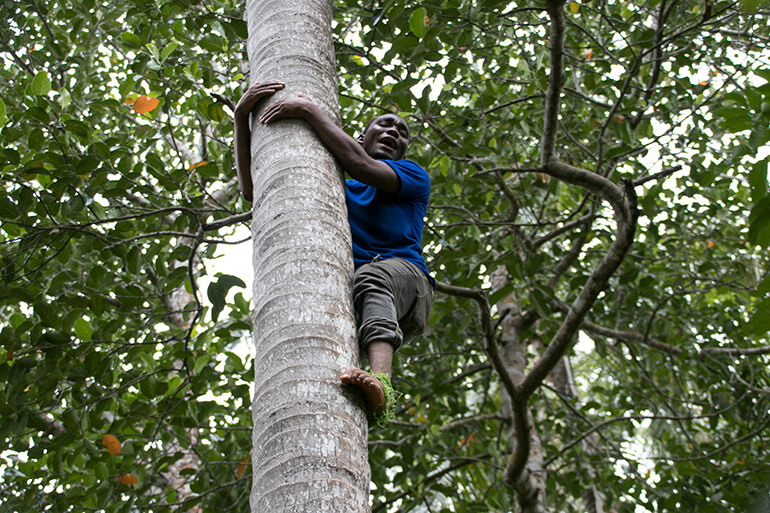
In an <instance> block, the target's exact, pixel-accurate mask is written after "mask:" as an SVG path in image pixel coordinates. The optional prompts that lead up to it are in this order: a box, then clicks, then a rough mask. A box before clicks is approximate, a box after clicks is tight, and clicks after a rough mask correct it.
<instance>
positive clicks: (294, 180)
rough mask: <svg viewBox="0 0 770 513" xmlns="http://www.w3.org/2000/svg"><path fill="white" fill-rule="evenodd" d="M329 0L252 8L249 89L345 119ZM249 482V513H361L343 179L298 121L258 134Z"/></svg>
mask: <svg viewBox="0 0 770 513" xmlns="http://www.w3.org/2000/svg"><path fill="white" fill-rule="evenodd" d="M331 15H332V7H331V3H330V2H329V0H293V1H291V2H287V1H285V0H250V1H248V2H247V5H246V18H247V21H248V27H249V39H248V53H249V60H250V63H251V82H252V83H255V82H264V81H267V80H279V81H282V82H284V83H285V84H286V89H285V90H284V91H282V92H280V93H279V94H278V95H276V97H280V96H283V95H286V94H289V95H296V94H298V93H301V94H304V95H305V96H308V97H310V98H311V99H312V100H313V101H315V102H316V103H317V104H318V105H319V106H320V107H321V108H322V109H324V110H325V111H326V112H327V113H328V114H330V115H332V117H333V118H334V119H339V115H338V110H339V107H338V99H337V85H336V76H335V67H334V46H333V42H332V35H331ZM251 147H252V151H251V156H252V158H251V162H252V169H251V173H252V177H253V181H254V212H253V218H252V219H253V221H252V240H253V246H254V255H253V264H254V284H253V289H254V337H253V338H254V343H255V346H256V349H255V350H256V353H255V359H254V371H255V380H254V381H255V382H254V399H253V405H252V411H253V418H254V431H253V435H252V444H253V445H252V447H253V448H252V463H253V472H254V481H253V487H252V491H251V511H252V512H254V513H264V512H267V511H269V512H271V513H273V512H282V511H286V512H288V511H291V512H310V513H317V512H319V511H334V512H356V513H359V512H364V511H368V510H369V479H370V469H369V463H368V459H367V446H366V442H367V430H366V419H365V417H364V412H363V410H362V408H361V404H360V399H359V398H358V397H357V396H356V395H355V394H353V393H351V392H350V391H348V390H346V389H345V388H344V387H343V386H342V384H341V382H340V379H339V376H340V374H341V373H342V371H344V370H345V369H348V368H351V367H356V366H358V347H357V342H356V340H355V323H354V319H353V309H352V304H351V300H350V292H349V288H350V283H351V278H352V271H353V260H352V255H351V242H350V229H349V227H348V222H347V212H346V208H345V199H344V186H343V180H342V173H341V172H340V170H339V168H338V167H337V165H336V162H335V161H334V159H333V157H332V156H331V154H330V153H329V152H328V151H327V150H326V149H325V148H324V146H323V145H322V144H321V143H320V141H319V140H318V139H317V138H316V137H315V135H314V134H313V133H312V132H311V131H310V129H309V128H308V127H307V126H306V125H304V124H303V123H302V122H300V121H295V120H281V121H280V122H277V123H274V124H271V125H270V126H269V127H265V126H262V125H260V124H259V123H253V125H252V144H251Z"/></svg>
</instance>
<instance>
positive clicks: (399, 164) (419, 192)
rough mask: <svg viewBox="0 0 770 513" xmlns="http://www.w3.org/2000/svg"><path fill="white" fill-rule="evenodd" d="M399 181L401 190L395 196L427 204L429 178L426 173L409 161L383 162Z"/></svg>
mask: <svg viewBox="0 0 770 513" xmlns="http://www.w3.org/2000/svg"><path fill="white" fill-rule="evenodd" d="M383 162H385V163H386V164H387V165H389V166H390V167H391V169H393V171H395V172H396V174H397V175H398V178H399V179H400V180H401V190H399V191H398V192H397V193H396V194H395V195H396V196H398V197H401V198H409V199H414V200H418V201H424V202H426V203H427V202H428V199H429V197H430V176H428V172H427V171H425V170H424V169H423V168H421V167H420V165H419V164H417V163H416V162H412V161H411V160H383Z"/></svg>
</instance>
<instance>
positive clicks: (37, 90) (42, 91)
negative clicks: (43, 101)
mask: <svg viewBox="0 0 770 513" xmlns="http://www.w3.org/2000/svg"><path fill="white" fill-rule="evenodd" d="M50 90H51V79H50V78H49V77H48V73H46V72H45V71H40V72H38V73H37V74H36V75H35V78H33V79H32V94H34V95H35V96H44V95H46V94H48V91H50Z"/></svg>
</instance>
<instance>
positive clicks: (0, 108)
mask: <svg viewBox="0 0 770 513" xmlns="http://www.w3.org/2000/svg"><path fill="white" fill-rule="evenodd" d="M6 121H8V116H7V114H6V110H5V102H4V101H3V100H2V99H0V125H4V124H5V122H6Z"/></svg>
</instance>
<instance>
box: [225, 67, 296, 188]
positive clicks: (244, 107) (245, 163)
mask: <svg viewBox="0 0 770 513" xmlns="http://www.w3.org/2000/svg"><path fill="white" fill-rule="evenodd" d="M283 87H284V84H282V83H281V82H266V83H263V84H254V85H252V86H251V87H249V89H248V90H247V91H246V92H245V93H244V94H243V96H242V97H241V99H240V100H239V101H238V105H236V106H235V114H234V115H233V129H234V132H235V133H234V138H235V171H236V174H237V176H238V185H239V187H240V189H241V194H242V195H243V198H244V199H245V200H246V201H248V202H249V203H251V201H253V197H252V196H253V195H254V191H253V189H254V183H253V182H252V180H251V126H250V124H249V121H250V119H249V118H250V116H251V111H252V110H253V109H254V106H255V105H256V104H257V102H258V101H259V100H261V99H262V98H264V97H265V96H268V95H271V94H273V93H275V92H276V91H279V90H281V89H283Z"/></svg>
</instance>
